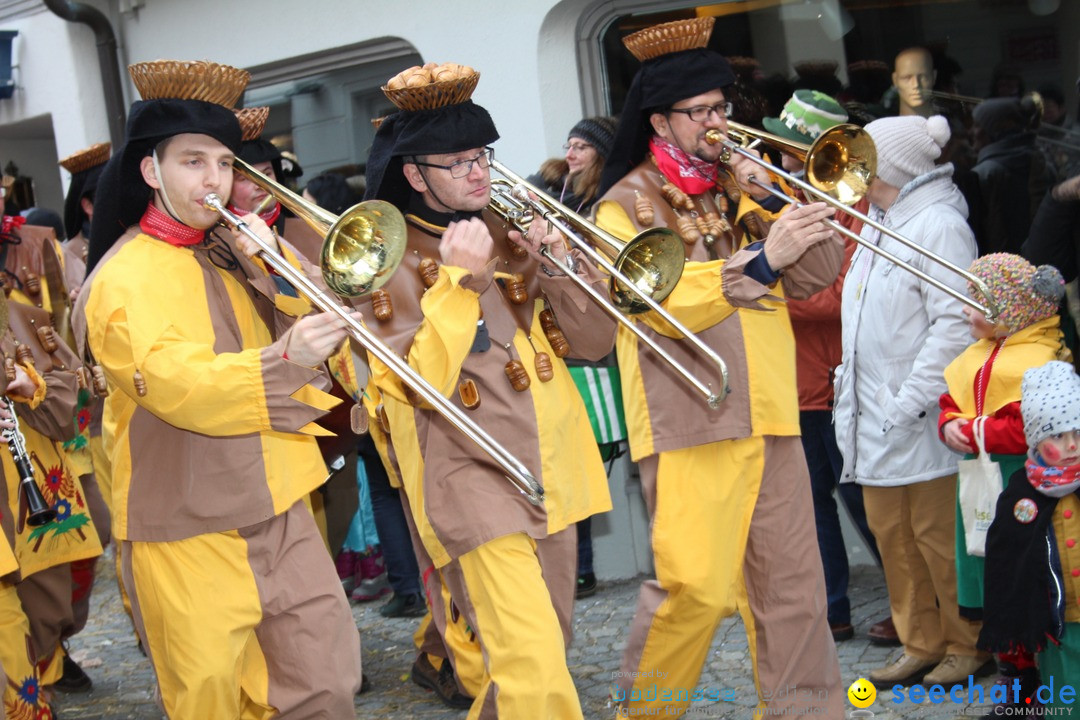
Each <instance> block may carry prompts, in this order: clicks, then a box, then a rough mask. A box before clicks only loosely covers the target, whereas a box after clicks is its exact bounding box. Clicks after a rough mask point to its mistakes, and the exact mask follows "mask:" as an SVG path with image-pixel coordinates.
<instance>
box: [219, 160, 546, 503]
mask: <svg viewBox="0 0 1080 720" xmlns="http://www.w3.org/2000/svg"><path fill="white" fill-rule="evenodd" d="M233 169H234V170H235V171H236V172H239V173H240V174H242V175H244V176H245V177H247V178H248V179H250V180H251V181H252V182H253V183H255V184H256V185H258V186H259V187H261V188H263V189H264V190H266V191H267V192H269V193H271V194H273V195H274V196H275V197H277V198H278V201H279V202H281V203H282V205H284V206H285V207H287V208H289V210H291V211H292V212H294V213H295V214H296V215H298V216H300V217H302V218H303V219H304V220H305V221H306V222H307V223H308V224H309V225H311V227H313V228H314V229H315V230H317V231H318V232H320V233H322V234H323V235H324V237H325V239H324V241H323V246H322V252H321V256H322V258H321V260H322V263H321V265H322V274H323V279H324V280H325V281H326V284H327V285H328V286H330V287H331V288H332V289H333V290H334V291H335V292H337V293H339V294H341V295H344V296H347V297H359V296H361V295H363V294H364V293H367V292H370V291H371V290H374V289H377V288H378V287H380V286H381V285H383V284H384V283H385V282H386V281H387V280H388V279H389V278H390V276H391V275H392V274H393V272H394V270H396V269H397V266H398V264H399V263H400V262H401V258H402V257H403V256H404V254H405V220H404V218H403V217H402V216H401V213H400V212H399V211H398V210H397V208H395V207H394V206H393V205H391V204H390V203H388V202H384V201H382V200H369V201H367V202H362V203H360V204H359V205H354V206H353V207H351V208H349V209H348V210H346V211H345V212H344V213H343V214H342V215H341V216H336V215H334V214H333V213H330V212H327V211H326V210H324V209H322V208H320V207H318V206H317V205H314V204H313V203H309V202H307V201H306V200H304V199H303V198H302V197H300V196H299V195H297V194H296V193H294V192H292V191H291V190H289V189H288V188H285V187H283V186H281V185H279V184H278V183H275V182H274V181H273V180H271V179H270V178H268V177H266V176H265V175H263V174H262V173H260V172H258V171H257V170H255V169H254V168H252V167H251V166H250V165H248V164H247V163H245V162H244V161H242V160H240V159H239V158H238V159H236V160H235V161H234V165H233ZM203 205H205V206H206V207H207V208H209V209H211V210H214V211H216V212H217V213H218V214H219V215H221V217H222V218H223V219H224V220H225V222H227V223H229V224H230V225H233V226H235V227H236V228H237V229H239V230H240V232H242V233H244V234H245V235H247V236H248V237H249V238H250V239H251V240H253V241H254V242H255V243H256V244H257V245H258V247H259V248H260V249H261V252H260V253H259V256H260V257H261V258H262V260H263V262H265V263H266V264H267V265H269V266H270V267H272V268H273V269H274V271H275V272H276V273H277V274H278V275H280V276H281V277H283V278H285V279H286V280H287V281H288V282H289V283H290V284H291V285H293V287H295V288H296V289H297V290H298V291H299V292H300V293H301V294H303V295H304V297H306V298H307V299H308V300H309V301H310V302H311V304H312V305H314V306H315V307H317V308H318V309H319V310H322V311H323V312H331V313H334V314H335V315H337V316H338V317H339V318H341V319H342V320H343V321H344V322H345V325H346V328H347V329H348V333H349V336H350V337H351V338H352V339H354V340H356V342H358V343H360V345H361V346H362V347H363V348H364V349H365V350H367V351H368V352H369V353H371V354H372V355H373V356H374V357H376V358H378V359H379V360H380V361H381V362H383V363H384V364H385V365H386V366H387V367H388V368H390V370H391V371H393V372H394V374H395V375H397V376H398V378H399V379H400V380H401V381H402V382H403V383H404V384H405V385H406V386H408V387H409V388H411V389H412V390H413V391H414V392H416V394H417V395H419V396H420V397H421V398H422V399H423V400H425V401H426V402H428V403H429V404H430V405H431V406H432V407H433V408H434V409H435V411H436V412H438V413H439V414H440V415H442V416H443V417H444V418H446V419H447V420H448V421H449V422H450V423H451V424H452V425H453V426H454V427H456V428H457V429H458V430H460V431H461V432H462V433H464V434H465V435H466V437H468V438H469V439H470V440H472V441H473V442H474V443H476V444H477V445H478V446H479V447H480V449H481V450H483V451H484V452H485V453H487V455H488V456H490V457H491V459H492V460H494V461H495V462H496V463H497V464H498V465H499V466H500V467H501V468H502V470H503V471H504V472H505V473H506V477H507V479H508V480H509V481H510V482H511V484H513V485H514V488H515V489H516V490H518V492H520V493H521V494H522V495H524V496H525V497H526V498H527V499H528V501H529V502H530V503H532V504H533V505H541V504H542V503H543V501H544V488H543V487H542V486H541V485H540V483H538V482H537V481H536V478H535V477H533V475H532V473H530V472H529V470H528V468H526V467H525V466H524V464H522V462H521V461H520V460H518V459H517V458H516V457H514V456H513V455H511V454H510V452H509V451H507V450H506V448H504V447H503V446H502V445H500V444H499V443H498V442H496V441H495V439H494V438H492V437H491V436H490V435H489V434H488V433H487V432H485V431H484V430H483V429H482V428H481V427H480V426H478V425H477V424H476V423H475V422H473V421H472V420H471V419H470V418H468V417H467V416H466V415H465V413H464V412H463V411H462V410H461V409H460V408H458V407H457V406H456V405H454V404H452V403H451V402H450V401H449V400H447V399H446V398H445V397H444V396H443V395H442V394H441V393H440V392H439V391H438V390H436V389H435V388H434V387H433V386H432V385H431V384H430V383H428V381H427V380H425V379H424V378H423V376H421V375H420V374H419V373H417V372H416V371H415V370H413V369H412V368H411V367H409V364H408V363H407V362H405V361H404V360H402V359H401V358H400V357H398V355H397V354H396V353H395V352H394V351H393V350H392V349H391V348H390V347H388V346H387V345H386V344H385V343H383V342H382V341H381V340H379V339H378V338H377V337H376V336H375V335H374V334H373V333H371V331H369V330H368V329H367V328H366V327H364V325H363V324H362V323H360V322H358V321H357V320H355V319H354V318H353V317H352V316H351V315H350V314H349V313H348V311H347V310H345V309H344V308H343V307H342V306H341V305H340V304H339V303H337V302H335V300H334V299H332V298H331V297H330V296H329V295H327V294H326V293H324V292H323V291H322V290H321V289H319V287H318V286H317V285H315V283H313V282H312V281H311V280H310V279H309V278H308V277H307V276H306V275H304V274H303V273H302V272H300V271H299V270H297V269H296V268H294V267H293V266H292V265H290V264H289V263H288V262H287V261H286V260H285V258H284V257H283V256H282V255H281V254H279V253H278V252H277V251H276V250H275V249H274V248H272V247H271V246H269V245H268V244H266V242H265V241H263V239H262V238H261V237H259V236H258V234H256V233H255V232H254V231H253V230H251V229H250V228H249V227H248V226H247V224H246V223H245V222H244V221H243V220H242V219H240V218H239V217H238V216H237V215H235V214H234V213H232V212H230V211H229V210H228V209H227V208H226V207H225V203H224V202H223V201H222V199H221V198H220V197H219V196H218V195H216V194H214V193H210V194H208V195H207V196H206V197H205V198H203Z"/></svg>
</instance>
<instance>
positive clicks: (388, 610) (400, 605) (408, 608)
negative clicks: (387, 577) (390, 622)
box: [379, 593, 427, 618]
mask: <svg viewBox="0 0 1080 720" xmlns="http://www.w3.org/2000/svg"><path fill="white" fill-rule="evenodd" d="M426 612H427V603H425V602H424V596H423V595H421V594H420V593H412V594H411V595H398V594H397V593H394V597H392V598H390V601H389V602H387V603H386V604H385V605H383V606H382V607H381V608H379V614H380V615H382V616H383V617H387V618H396V617H423V616H424V613H426Z"/></svg>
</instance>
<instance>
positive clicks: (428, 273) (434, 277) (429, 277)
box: [416, 258, 439, 288]
mask: <svg viewBox="0 0 1080 720" xmlns="http://www.w3.org/2000/svg"><path fill="white" fill-rule="evenodd" d="M416 271H417V272H419V273H420V279H421V280H422V281H423V283H424V287H425V288H429V287H431V286H432V285H434V284H435V283H436V282H437V281H438V280H439V263H437V262H435V261H434V260H432V259H431V258H424V259H423V260H421V261H420V264H419V265H418V266H417V268H416Z"/></svg>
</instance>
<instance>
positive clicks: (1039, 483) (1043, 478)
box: [1024, 456, 1080, 498]
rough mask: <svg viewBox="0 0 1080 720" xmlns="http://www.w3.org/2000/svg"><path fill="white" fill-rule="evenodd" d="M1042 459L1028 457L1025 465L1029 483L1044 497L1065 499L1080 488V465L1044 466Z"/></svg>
mask: <svg viewBox="0 0 1080 720" xmlns="http://www.w3.org/2000/svg"><path fill="white" fill-rule="evenodd" d="M1041 460H1042V458H1038V457H1036V458H1032V457H1031V456H1028V459H1027V461H1026V462H1025V463H1024V469H1025V470H1027V476H1028V482H1029V483H1031V487H1033V488H1035V489H1036V490H1038V491H1039V492H1041V493H1042V494H1043V495H1049V496H1050V497H1058V498H1060V497H1065V496H1066V495H1069V494H1071V493H1074V492H1076V490H1077V489H1078V488H1080V465H1069V466H1066V467H1061V466H1058V465H1043V464H1042V463H1041Z"/></svg>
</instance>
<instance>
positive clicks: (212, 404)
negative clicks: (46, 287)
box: [74, 61, 361, 720]
mask: <svg viewBox="0 0 1080 720" xmlns="http://www.w3.org/2000/svg"><path fill="white" fill-rule="evenodd" d="M130 70H131V72H132V76H133V79H134V80H135V84H136V87H137V88H138V90H139V92H140V94H141V95H142V97H143V98H145V99H143V100H140V101H138V102H136V103H135V104H134V105H133V106H132V108H131V110H130V113H129V116H128V124H127V133H126V135H127V142H126V144H125V146H124V147H123V148H120V149H118V150H117V151H116V152H115V153H114V154H113V157H112V159H111V160H110V161H109V164H108V165H107V166H106V167H105V170H104V171H103V172H102V176H101V180H100V181H99V184H98V194H97V197H96V200H97V202H96V203H95V213H94V224H93V227H92V231H91V239H90V254H89V258H88V268H89V270H90V275H89V276H88V277H87V280H86V283H85V285H84V287H83V291H82V293H81V294H80V295H79V299H78V302H77V305H76V309H75V315H74V317H75V321H76V323H75V324H76V338H78V339H79V340H80V342H82V341H84V340H85V348H84V349H85V350H87V351H89V352H90V353H91V354H92V355H93V357H94V358H96V360H97V362H99V363H100V365H101V366H102V367H103V368H104V373H105V376H106V377H107V379H108V382H109V387H110V392H109V395H108V397H107V398H106V401H105V414H104V425H105V433H104V435H105V438H106V451H107V454H108V455H109V459H110V461H111V463H112V468H113V487H112V507H113V536H114V537H115V538H116V539H117V540H118V541H119V542H120V543H121V557H122V559H123V575H124V587H125V588H126V589H127V590H128V592H129V593H130V595H131V599H132V603H133V610H134V614H135V624H136V627H137V629H138V632H139V635H140V637H141V639H142V641H143V646H144V647H145V648H146V651H147V655H148V656H149V658H150V659H151V661H152V663H153V665H154V671H155V674H156V676H157V681H158V687H159V689H160V692H161V700H162V704H163V706H164V708H165V711H166V713H167V715H168V716H169V717H170V718H190V719H192V720H195V719H198V720H204V719H205V718H223V719H226V718H228V719H237V718H240V717H244V718H248V717H259V718H268V717H280V718H297V717H335V718H337V717H351V716H352V715H353V714H354V710H353V694H354V692H355V691H356V690H357V689H358V688H359V687H360V681H361V674H360V643H359V637H358V634H357V632H356V628H355V625H354V623H353V619H352V615H351V614H350V612H349V606H348V603H347V601H346V599H345V596H344V593H343V592H342V590H341V584H340V583H339V582H338V579H337V576H336V573H335V572H334V566H333V563H332V561H331V559H330V557H329V555H328V554H327V552H326V548H325V546H324V544H323V542H322V539H321V538H320V536H319V533H318V531H317V529H316V526H315V523H314V520H313V518H312V515H311V512H310V510H309V509H308V508H307V507H306V506H305V504H304V502H303V498H304V497H305V496H307V494H308V493H309V492H311V490H313V489H314V488H315V487H317V486H318V485H319V484H320V483H321V482H322V481H323V480H324V479H325V477H326V466H325V464H324V463H323V461H322V457H321V456H320V453H319V449H318V446H317V443H316V440H315V435H318V434H321V433H323V432H325V431H323V430H322V429H321V428H319V426H318V425H316V424H315V421H316V420H317V419H318V418H320V417H322V416H323V415H324V414H325V413H326V412H327V410H328V409H329V408H330V407H331V406H332V405H334V404H336V400H334V399H333V398H331V397H330V396H329V395H328V394H326V393H325V392H324V388H325V387H327V378H326V371H325V366H324V360H325V359H326V358H327V357H328V356H329V355H330V354H331V352H333V351H334V350H335V348H336V347H337V346H339V345H340V344H341V342H342V340H343V339H344V330H343V327H342V325H343V323H342V321H341V320H340V319H338V318H336V316H331V315H328V314H314V315H308V313H309V312H310V310H311V306H310V304H309V303H308V302H307V301H305V300H301V299H300V298H296V297H289V296H287V295H284V294H282V293H280V292H279V288H278V286H277V285H276V283H275V281H274V279H273V278H271V277H270V276H269V275H268V274H267V272H266V271H265V269H264V268H262V267H261V265H260V264H257V263H254V262H252V261H249V260H248V259H247V257H245V256H244V254H243V253H242V252H240V250H239V249H238V248H237V246H236V236H235V235H233V234H232V233H230V232H228V231H225V230H223V229H221V228H218V227H216V226H217V224H218V215H217V213H215V212H213V211H210V210H207V209H206V208H205V206H204V204H203V200H204V198H205V197H206V196H207V195H208V194H209V193H216V194H218V195H219V196H220V197H221V198H222V201H224V198H226V197H228V195H229V191H230V189H231V187H232V179H233V170H232V163H233V158H234V157H235V153H236V151H237V150H238V149H239V146H240V138H241V131H240V125H239V123H238V121H237V119H236V116H235V115H234V114H233V111H232V110H231V109H230V108H231V107H232V106H233V104H234V103H235V102H236V99H237V98H238V97H239V95H240V93H241V92H242V91H243V89H244V86H245V85H246V83H247V79H248V74H247V73H246V72H243V71H240V70H236V69H235V68H229V67H227V66H222V65H216V64H213V63H202V62H193V63H182V62H174V61H159V62H155V63H144V64H140V65H136V66H132V68H131V69H130ZM161 88H165V90H161ZM159 93H165V94H164V96H162V95H161V94H159ZM245 221H246V222H247V223H248V225H249V226H250V227H251V229H252V230H253V231H254V232H256V233H258V234H259V235H260V236H261V237H262V238H264V239H265V240H267V241H268V242H269V243H271V244H274V243H275V240H274V238H273V235H272V233H271V232H270V231H269V229H268V228H267V226H266V224H265V223H263V222H262V221H261V220H260V219H259V218H258V217H257V216H255V215H251V214H249V215H247V216H245ZM284 250H285V251H286V252H285V256H286V258H287V260H288V261H289V262H291V263H293V264H294V265H296V266H298V265H299V263H298V261H297V259H296V257H295V256H294V255H292V254H291V253H289V252H288V251H287V249H284Z"/></svg>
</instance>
